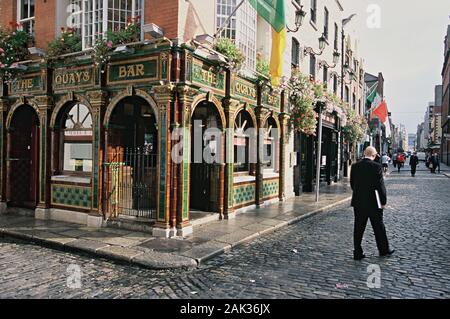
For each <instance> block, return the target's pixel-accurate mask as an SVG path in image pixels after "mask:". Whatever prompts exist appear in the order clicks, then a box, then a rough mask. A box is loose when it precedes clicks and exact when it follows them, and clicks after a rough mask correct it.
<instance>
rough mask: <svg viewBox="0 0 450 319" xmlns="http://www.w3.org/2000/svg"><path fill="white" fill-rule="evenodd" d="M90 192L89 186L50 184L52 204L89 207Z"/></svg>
mask: <svg viewBox="0 0 450 319" xmlns="http://www.w3.org/2000/svg"><path fill="white" fill-rule="evenodd" d="M91 202H92V194H91V188H90V187H73V186H66V185H52V204H53V205H60V206H68V207H75V208H76V207H79V208H83V209H90V208H91Z"/></svg>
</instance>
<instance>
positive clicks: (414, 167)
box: [411, 165, 417, 176]
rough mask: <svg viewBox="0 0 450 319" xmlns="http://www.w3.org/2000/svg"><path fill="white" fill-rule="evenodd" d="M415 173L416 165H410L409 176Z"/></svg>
mask: <svg viewBox="0 0 450 319" xmlns="http://www.w3.org/2000/svg"><path fill="white" fill-rule="evenodd" d="M416 171H417V166H416V165H412V166H411V175H412V176H414V175H416Z"/></svg>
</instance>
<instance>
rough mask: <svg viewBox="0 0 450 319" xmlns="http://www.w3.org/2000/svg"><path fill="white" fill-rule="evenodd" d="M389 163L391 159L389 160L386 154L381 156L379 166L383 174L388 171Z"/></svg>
mask: <svg viewBox="0 0 450 319" xmlns="http://www.w3.org/2000/svg"><path fill="white" fill-rule="evenodd" d="M390 161H391V159H390V158H389V156H387V155H386V154H383V156H382V157H381V164H382V165H383V172H384V174H386V173H387V171H388V168H389V162H390Z"/></svg>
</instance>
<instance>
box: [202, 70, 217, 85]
mask: <svg viewBox="0 0 450 319" xmlns="http://www.w3.org/2000/svg"><path fill="white" fill-rule="evenodd" d="M202 80H203V81H204V82H206V83H210V84H211V85H212V86H216V84H217V76H216V75H215V74H214V73H212V72H211V71H208V70H203V69H202Z"/></svg>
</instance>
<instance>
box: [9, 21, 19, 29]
mask: <svg viewBox="0 0 450 319" xmlns="http://www.w3.org/2000/svg"><path fill="white" fill-rule="evenodd" d="M9 25H10V26H11V28H14V29H18V28H21V27H22V23H17V22H15V21H10V22H9Z"/></svg>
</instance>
